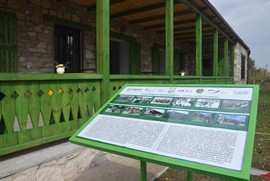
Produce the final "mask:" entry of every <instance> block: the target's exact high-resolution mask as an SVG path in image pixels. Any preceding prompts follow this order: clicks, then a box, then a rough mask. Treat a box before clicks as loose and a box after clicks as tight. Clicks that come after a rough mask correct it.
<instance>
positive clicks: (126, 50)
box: [110, 38, 130, 74]
mask: <svg viewBox="0 0 270 181" xmlns="http://www.w3.org/2000/svg"><path fill="white" fill-rule="evenodd" d="M129 73H130V43H129V42H128V41H125V40H120V39H114V38H111V40H110V74H129Z"/></svg>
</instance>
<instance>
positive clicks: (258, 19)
mask: <svg viewBox="0 0 270 181" xmlns="http://www.w3.org/2000/svg"><path fill="white" fill-rule="evenodd" d="M209 2H210V3H211V4H212V5H213V6H214V7H215V8H216V9H217V11H218V12H219V13H220V14H221V15H222V16H223V18H224V19H225V20H226V21H227V22H228V23H229V25H230V26H231V27H232V28H233V29H234V31H235V32H236V33H237V34H238V35H239V36H240V38H241V39H242V40H243V41H244V42H245V43H246V44H247V46H248V47H249V48H250V50H251V54H250V56H251V58H252V59H254V60H255V66H256V67H257V68H259V67H261V68H266V67H267V70H268V71H270V0H209Z"/></svg>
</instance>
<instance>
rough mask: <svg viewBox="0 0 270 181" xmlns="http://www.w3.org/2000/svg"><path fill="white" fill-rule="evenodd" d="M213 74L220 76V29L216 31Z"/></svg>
mask: <svg viewBox="0 0 270 181" xmlns="http://www.w3.org/2000/svg"><path fill="white" fill-rule="evenodd" d="M213 76H215V77H217V76H218V30H217V29H216V30H215V32H214V46H213Z"/></svg>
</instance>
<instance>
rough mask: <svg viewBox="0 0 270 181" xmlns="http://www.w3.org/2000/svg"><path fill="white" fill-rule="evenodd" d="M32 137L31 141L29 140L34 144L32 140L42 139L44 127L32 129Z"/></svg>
mask: <svg viewBox="0 0 270 181" xmlns="http://www.w3.org/2000/svg"><path fill="white" fill-rule="evenodd" d="M30 137H31V141H29V144H30V145H31V144H32V142H34V141H36V140H39V139H41V138H42V128H41V127H37V128H33V129H31V132H30ZM31 146H32V145H31Z"/></svg>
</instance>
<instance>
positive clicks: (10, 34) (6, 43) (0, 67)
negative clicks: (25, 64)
mask: <svg viewBox="0 0 270 181" xmlns="http://www.w3.org/2000/svg"><path fill="white" fill-rule="evenodd" d="M16 26H17V22H16V15H15V14H14V13H10V12H4V11H0V72H17V69H18V65H17V63H18V61H17V31H16V29H17V28H16Z"/></svg>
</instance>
